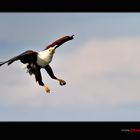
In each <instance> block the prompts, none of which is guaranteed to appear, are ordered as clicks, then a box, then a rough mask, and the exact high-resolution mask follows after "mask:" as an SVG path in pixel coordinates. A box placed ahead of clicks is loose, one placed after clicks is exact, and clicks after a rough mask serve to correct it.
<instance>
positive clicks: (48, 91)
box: [44, 85, 50, 93]
mask: <svg viewBox="0 0 140 140" xmlns="http://www.w3.org/2000/svg"><path fill="white" fill-rule="evenodd" d="M44 89H45V91H46V93H50V89H49V87H48V86H47V85H44Z"/></svg>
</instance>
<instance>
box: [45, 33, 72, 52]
mask: <svg viewBox="0 0 140 140" xmlns="http://www.w3.org/2000/svg"><path fill="white" fill-rule="evenodd" d="M73 37H74V35H72V36H64V37H61V38H60V39H58V40H56V41H54V42H53V43H52V44H50V45H49V46H47V47H46V48H45V49H44V50H47V49H48V48H50V47H54V46H55V45H57V46H56V47H55V49H56V48H58V47H59V46H60V45H62V44H63V43H65V42H67V41H69V40H72V39H73Z"/></svg>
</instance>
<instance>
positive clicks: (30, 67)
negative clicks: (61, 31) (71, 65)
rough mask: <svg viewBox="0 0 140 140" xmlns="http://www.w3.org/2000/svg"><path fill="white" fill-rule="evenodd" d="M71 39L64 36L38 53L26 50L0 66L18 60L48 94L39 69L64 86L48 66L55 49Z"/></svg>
mask: <svg viewBox="0 0 140 140" xmlns="http://www.w3.org/2000/svg"><path fill="white" fill-rule="evenodd" d="M73 37H74V35H72V36H64V37H62V38H60V39H58V40H56V41H55V42H53V43H52V44H50V45H49V46H47V47H46V48H45V49H44V50H43V51H40V52H36V51H33V50H27V51H25V52H23V53H21V54H20V55H18V56H15V57H13V58H11V59H9V60H7V61H5V62H0V66H2V65H4V64H6V63H7V64H8V65H10V64H12V63H13V62H15V61H17V60H20V62H21V63H23V64H26V67H27V72H28V73H29V74H30V75H32V74H33V75H34V76H35V79H36V82H38V84H39V85H40V86H43V87H44V89H45V91H46V92H47V93H48V92H50V89H49V87H48V86H47V85H45V84H44V83H43V82H42V76H41V72H40V69H41V68H44V69H45V70H46V71H47V73H48V74H49V76H50V77H51V78H52V79H55V80H57V81H59V83H60V85H61V86H63V85H65V84H66V82H65V81H64V80H62V79H59V78H57V77H56V76H55V75H54V73H53V70H52V68H51V66H50V65H49V64H50V62H51V61H52V58H53V55H54V53H55V50H56V48H58V47H59V46H60V45H62V44H63V43H65V42H67V41H69V40H72V39H73Z"/></svg>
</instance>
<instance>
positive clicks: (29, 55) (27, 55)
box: [0, 50, 37, 66]
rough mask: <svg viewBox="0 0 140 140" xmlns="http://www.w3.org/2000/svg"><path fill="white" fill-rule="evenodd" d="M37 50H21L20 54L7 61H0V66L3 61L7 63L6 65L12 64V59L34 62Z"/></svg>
mask: <svg viewBox="0 0 140 140" xmlns="http://www.w3.org/2000/svg"><path fill="white" fill-rule="evenodd" d="M36 56H37V52H35V51H32V50H28V51H26V52H23V53H22V54H20V55H18V56H15V57H13V58H11V59H9V60H8V61H5V62H0V66H2V65H4V64H5V63H8V65H10V64H12V63H13V62H14V61H17V60H20V61H21V62H22V63H24V64H25V63H30V62H34V61H36V59H37V57H36Z"/></svg>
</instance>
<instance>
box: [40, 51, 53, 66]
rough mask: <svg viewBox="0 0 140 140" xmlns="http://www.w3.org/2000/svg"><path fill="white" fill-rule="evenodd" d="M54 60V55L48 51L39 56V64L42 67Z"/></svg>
mask: <svg viewBox="0 0 140 140" xmlns="http://www.w3.org/2000/svg"><path fill="white" fill-rule="evenodd" d="M52 58H53V54H50V53H49V51H48V50H45V51H41V52H39V53H38V56H37V64H38V65H39V66H41V67H45V66H46V65H48V64H49V63H50V62H51V61H52Z"/></svg>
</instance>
